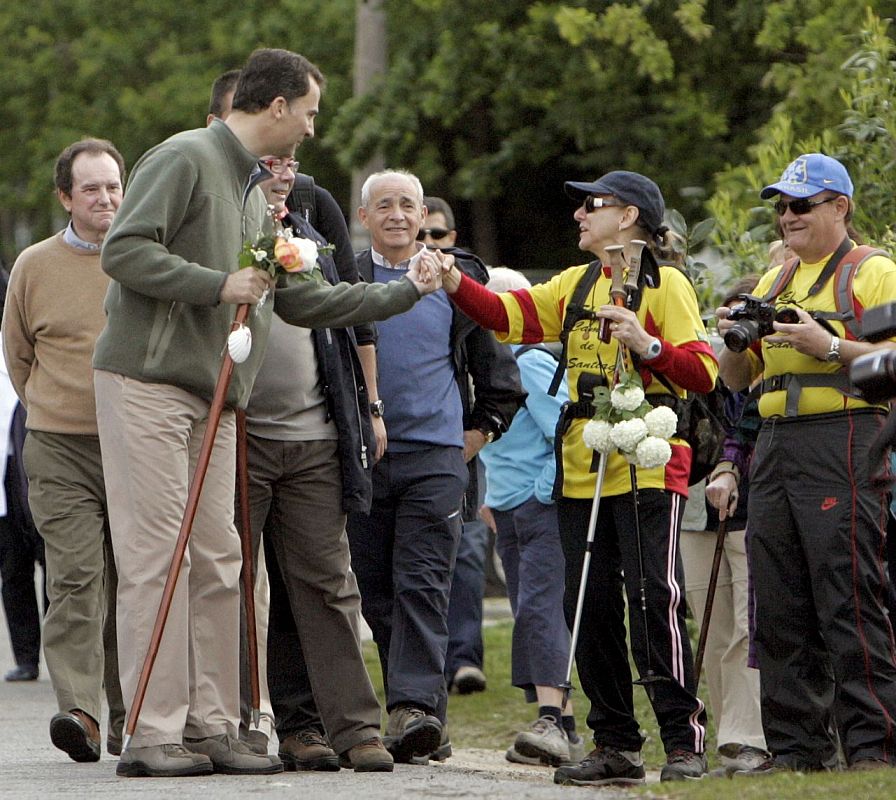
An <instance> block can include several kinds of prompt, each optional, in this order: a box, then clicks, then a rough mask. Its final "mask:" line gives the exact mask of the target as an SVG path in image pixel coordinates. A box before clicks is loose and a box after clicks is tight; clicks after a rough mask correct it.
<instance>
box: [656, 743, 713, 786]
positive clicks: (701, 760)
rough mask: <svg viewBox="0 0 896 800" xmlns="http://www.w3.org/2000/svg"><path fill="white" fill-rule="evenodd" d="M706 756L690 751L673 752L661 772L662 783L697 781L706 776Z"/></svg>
mask: <svg viewBox="0 0 896 800" xmlns="http://www.w3.org/2000/svg"><path fill="white" fill-rule="evenodd" d="M706 772H707V768H706V756H705V755H704V754H703V753H692V752H691V751H689V750H673V751H672V752H671V753H669V757H668V758H667V759H666V764H665V766H664V767H663V768H662V770H660V780H661V781H696V780H700V779H701V778H702V777H703V776H704V775H706Z"/></svg>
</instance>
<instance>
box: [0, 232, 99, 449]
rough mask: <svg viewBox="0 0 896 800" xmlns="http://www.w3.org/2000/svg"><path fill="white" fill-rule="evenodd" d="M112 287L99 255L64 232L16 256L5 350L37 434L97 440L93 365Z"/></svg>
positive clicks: (6, 316)
mask: <svg viewBox="0 0 896 800" xmlns="http://www.w3.org/2000/svg"><path fill="white" fill-rule="evenodd" d="M108 286H109V277H108V275H106V274H105V273H104V272H103V270H102V269H101V267H100V255H99V251H96V252H92V251H86V250H80V249H78V248H75V247H72V246H71V245H69V244H67V243H66V242H65V241H64V240H63V238H62V233H61V232H60V233H57V234H56V235H55V236H51V237H50V238H49V239H45V240H44V241H42V242H38V243H37V244H34V245H32V246H31V247H29V248H27V249H26V250H24V251H23V252H22V254H21V255H20V256H19V257H18V259H16V263H15V264H14V265H13V269H12V273H11V275H10V280H9V289H8V291H7V294H6V306H5V308H4V311H3V352H4V354H5V355H6V363H7V365H8V367H9V376H10V378H11V379H12V384H13V386H14V387H15V390H16V393H17V394H18V395H19V398H20V399H21V400H22V403H23V404H24V405H25V408H26V410H27V411H28V419H27V422H26V425H27V427H28V428H29V429H30V430H37V431H47V432H51V433H68V434H91V435H96V432H97V428H96V402H95V400H94V396H93V367H92V365H91V362H92V359H93V348H94V344H95V343H96V338H97V336H99V333H100V331H101V330H102V329H103V326H104V325H105V315H104V313H103V299H104V298H105V296H106V289H107V288H108Z"/></svg>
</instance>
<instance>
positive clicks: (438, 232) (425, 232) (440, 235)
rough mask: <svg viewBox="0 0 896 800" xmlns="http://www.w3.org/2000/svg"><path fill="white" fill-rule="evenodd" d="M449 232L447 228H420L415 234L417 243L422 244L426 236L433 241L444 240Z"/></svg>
mask: <svg viewBox="0 0 896 800" xmlns="http://www.w3.org/2000/svg"><path fill="white" fill-rule="evenodd" d="M449 233H451V231H449V230H448V229H447V228H420V231H419V232H418V233H417V241H418V242H422V241H423V240H424V239H425V238H426V237H427V236H431V237H432V238H433V239H444V238H445V237H446V236H447V235H448V234H449Z"/></svg>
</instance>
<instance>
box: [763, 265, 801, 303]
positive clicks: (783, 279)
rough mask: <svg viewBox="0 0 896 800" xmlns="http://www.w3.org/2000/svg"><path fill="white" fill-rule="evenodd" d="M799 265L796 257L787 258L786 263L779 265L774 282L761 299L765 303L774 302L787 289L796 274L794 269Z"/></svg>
mask: <svg viewBox="0 0 896 800" xmlns="http://www.w3.org/2000/svg"><path fill="white" fill-rule="evenodd" d="M799 265H800V260H799V259H798V258H797V257H796V256H794V257H793V258H788V259H787V261H785V262H784V263H783V264H782V265H781V269H780V270H778V276H777V277H776V278H775V282H774V283H773V284H772V286H771V288H770V289H769V290H768V291H767V292H766V293H765V296H764V297H763V298H762V299H763V300H764V301H765V302H766V303H768V302H771V301H772V300H774V299H775V298H776V297H777V296H778V295H779V294H781V292H783V291H784V290H785V289H786V288H787V284H788V283H790V281H791V280H792V279H793V276H794V274H795V273H796V268H797V267H798V266H799Z"/></svg>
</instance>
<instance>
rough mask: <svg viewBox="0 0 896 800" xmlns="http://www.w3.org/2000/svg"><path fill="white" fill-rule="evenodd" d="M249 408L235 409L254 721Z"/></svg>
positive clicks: (256, 720)
mask: <svg viewBox="0 0 896 800" xmlns="http://www.w3.org/2000/svg"><path fill="white" fill-rule="evenodd" d="M247 440H248V435H247V432H246V412H245V411H243V410H242V409H237V412H236V484H237V488H238V490H239V498H240V519H241V524H240V546H241V549H242V551H243V569H242V572H241V573H240V579H241V580H242V582H243V608H244V610H245V612H246V646H247V650H248V655H249V689H250V691H251V694H252V724H253V725H255V727H256V728H258V726H259V725H260V724H261V690H260V689H259V685H258V631H257V630H256V627H255V570H254V569H253V568H252V565H253V559H252V514H251V510H250V508H249V452H248V443H247Z"/></svg>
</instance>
